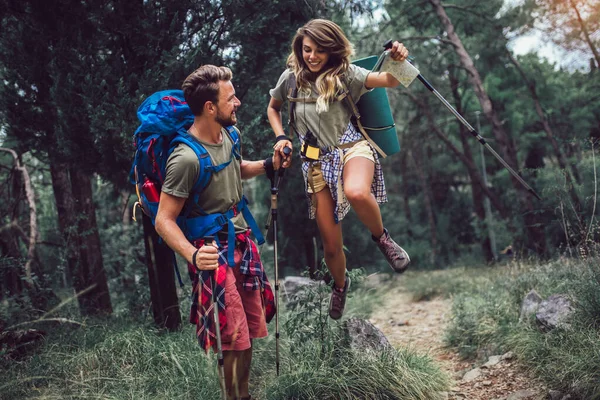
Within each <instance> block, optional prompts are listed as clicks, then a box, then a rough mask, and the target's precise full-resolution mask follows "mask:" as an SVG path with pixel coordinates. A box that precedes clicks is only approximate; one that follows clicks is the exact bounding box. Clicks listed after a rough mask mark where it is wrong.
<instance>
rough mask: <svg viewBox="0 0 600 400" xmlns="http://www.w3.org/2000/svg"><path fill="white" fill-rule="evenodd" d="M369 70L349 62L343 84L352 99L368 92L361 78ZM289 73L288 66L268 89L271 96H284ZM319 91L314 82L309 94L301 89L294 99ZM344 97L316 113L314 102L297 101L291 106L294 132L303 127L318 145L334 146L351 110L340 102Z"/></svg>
mask: <svg viewBox="0 0 600 400" xmlns="http://www.w3.org/2000/svg"><path fill="white" fill-rule="evenodd" d="M369 72H371V71H369V70H367V69H364V68H361V67H358V66H356V65H354V64H350V66H349V68H348V72H347V75H346V79H345V83H346V86H348V90H349V91H350V94H351V95H352V99H353V100H354V102H355V103H356V102H358V99H359V98H360V96H362V95H363V94H365V93H366V92H368V91H369V90H368V89H367V88H366V87H365V80H366V79H367V75H368V74H369ZM292 73H293V72H292V71H291V70H289V69H287V70H285V71H283V73H282V74H281V76H280V77H279V80H278V81H277V85H276V86H275V87H274V88H273V89H271V90H270V91H269V94H270V95H271V97H273V98H275V99H277V100H279V101H283V102H285V101H286V100H287V96H288V87H287V80H288V78H289V76H290V74H292ZM317 97H319V93H318V92H317V89H316V87H315V85H314V83H313V84H312V85H311V92H310V94H309V93H308V92H307V91H305V90H302V91H301V90H298V98H301V99H302V98H311V99H314V100H316V99H317ZM344 102H345V100H342V101H334V102H332V103H330V104H329V110H328V111H327V112H324V113H322V114H317V111H316V106H317V105H316V103H315V102H310V103H309V102H301V101H299V102H297V103H296V106H295V116H294V119H295V124H296V129H298V133H299V134H300V135H301V136H302V137H304V135H305V134H306V131H307V129H310V131H311V132H312V133H313V134H314V135H315V136H316V137H317V138H318V140H319V145H320V146H321V147H329V146H337V145H339V144H340V143H339V140H340V138H341V137H342V135H343V133H344V131H345V130H346V128H347V127H348V123H349V122H350V117H351V116H352V112H351V111H350V109H349V107H348V106H347V105H346V104H344Z"/></svg>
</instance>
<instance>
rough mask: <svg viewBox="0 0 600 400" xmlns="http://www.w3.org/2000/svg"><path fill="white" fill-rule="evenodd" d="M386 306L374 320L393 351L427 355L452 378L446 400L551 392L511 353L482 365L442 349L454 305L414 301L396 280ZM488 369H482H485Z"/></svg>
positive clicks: (531, 398) (536, 399)
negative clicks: (394, 349)
mask: <svg viewBox="0 0 600 400" xmlns="http://www.w3.org/2000/svg"><path fill="white" fill-rule="evenodd" d="M393 282H394V283H393V284H391V285H390V290H389V291H388V292H387V293H386V295H385V299H384V302H383V306H382V307H379V308H378V310H376V312H375V313H373V315H372V317H371V319H370V321H371V322H372V323H373V324H374V325H375V326H377V327H378V328H379V329H381V331H382V332H383V333H384V334H385V335H386V337H387V338H388V340H389V341H390V343H391V344H392V345H393V346H394V347H409V348H411V349H413V350H415V351H416V352H417V353H420V354H428V355H430V356H431V357H432V358H433V359H435V360H436V361H438V362H439V363H440V367H441V368H442V369H443V370H445V371H447V372H448V375H449V376H450V377H451V378H452V379H453V381H454V382H453V384H452V389H451V391H449V392H447V393H446V398H447V399H448V400H459V399H460V400H462V399H467V400H496V399H498V400H518V399H528V400H541V399H546V398H547V397H546V396H547V394H548V390H547V389H546V388H545V387H544V386H543V385H542V384H541V383H539V382H536V381H535V379H533V378H532V377H531V375H530V374H528V373H527V372H526V371H524V370H523V369H522V368H520V367H519V365H518V364H516V362H515V359H514V358H513V357H512V355H511V354H510V353H508V354H506V355H501V356H503V357H498V358H492V357H490V359H489V362H487V361H488V360H483V361H482V362H479V363H478V364H475V363H474V362H472V361H464V360H461V358H460V357H459V355H458V354H457V352H456V351H454V350H453V349H448V348H445V347H444V342H443V335H444V332H445V330H446V327H447V325H448V324H449V322H450V317H451V313H450V310H451V300H450V299H443V298H436V299H433V300H429V301H421V302H413V301H412V296H411V295H410V293H409V292H408V291H407V290H406V289H405V288H404V287H402V280H401V279H393ZM486 362H487V364H488V365H482V364H486Z"/></svg>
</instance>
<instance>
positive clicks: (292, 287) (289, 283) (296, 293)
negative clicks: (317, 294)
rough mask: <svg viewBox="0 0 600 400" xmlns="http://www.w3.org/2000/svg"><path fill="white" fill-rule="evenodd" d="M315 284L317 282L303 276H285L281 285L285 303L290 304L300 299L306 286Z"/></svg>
mask: <svg viewBox="0 0 600 400" xmlns="http://www.w3.org/2000/svg"><path fill="white" fill-rule="evenodd" d="M316 284H318V282H316V281H313V280H312V279H310V278H305V277H303V276H286V277H285V279H284V280H283V281H282V285H281V286H282V289H283V295H284V299H285V301H286V304H287V305H288V306H291V305H294V304H296V303H298V302H299V301H302V299H303V298H304V295H305V290H306V288H307V287H310V286H313V285H316Z"/></svg>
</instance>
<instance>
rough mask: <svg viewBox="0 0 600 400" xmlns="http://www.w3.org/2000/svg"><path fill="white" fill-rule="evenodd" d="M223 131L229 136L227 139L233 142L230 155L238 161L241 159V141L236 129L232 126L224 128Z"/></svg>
mask: <svg viewBox="0 0 600 400" xmlns="http://www.w3.org/2000/svg"><path fill="white" fill-rule="evenodd" d="M225 129H226V130H227V133H228V134H229V137H230V138H231V140H232V141H233V147H232V148H231V155H232V156H233V157H235V158H237V159H238V160H240V159H241V158H242V141H241V139H240V133H239V132H238V130H237V128H236V127H235V126H233V125H230V126H226V127H225Z"/></svg>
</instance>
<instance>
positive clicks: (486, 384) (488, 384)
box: [483, 381, 492, 386]
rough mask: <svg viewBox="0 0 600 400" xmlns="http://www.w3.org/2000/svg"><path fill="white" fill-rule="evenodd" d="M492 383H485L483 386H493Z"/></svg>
mask: <svg viewBox="0 0 600 400" xmlns="http://www.w3.org/2000/svg"><path fill="white" fill-rule="evenodd" d="M491 385H492V381H483V386H491Z"/></svg>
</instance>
